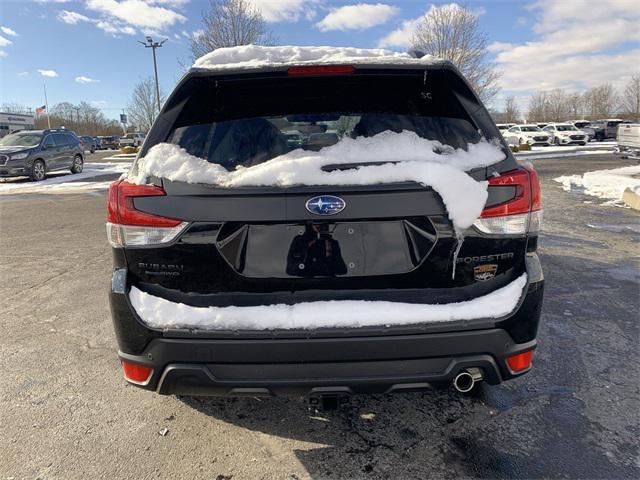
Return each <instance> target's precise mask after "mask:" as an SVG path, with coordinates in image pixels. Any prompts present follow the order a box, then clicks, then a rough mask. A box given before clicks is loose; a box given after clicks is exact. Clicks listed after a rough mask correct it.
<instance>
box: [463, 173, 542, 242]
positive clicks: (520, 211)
mask: <svg viewBox="0 0 640 480" xmlns="http://www.w3.org/2000/svg"><path fill="white" fill-rule="evenodd" d="M507 187H508V188H512V189H513V188H514V187H515V196H514V197H513V198H512V199H511V200H509V201H507V202H504V203H501V204H499V205H494V206H491V207H487V208H485V209H484V210H483V211H482V214H481V215H480V218H479V219H477V220H476V221H475V223H474V226H475V227H476V228H477V229H478V230H480V231H481V232H483V233H488V234H494V235H519V234H520V235H521V234H526V233H536V232H538V231H539V230H540V226H541V222H542V210H541V206H542V205H541V203H542V202H541V195H540V182H539V180H538V174H537V173H536V172H535V170H533V169H529V168H525V167H519V168H517V169H516V170H511V171H510V172H506V173H503V174H502V175H500V176H498V177H494V178H491V179H489V188H507Z"/></svg>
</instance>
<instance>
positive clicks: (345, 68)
mask: <svg viewBox="0 0 640 480" xmlns="http://www.w3.org/2000/svg"><path fill="white" fill-rule="evenodd" d="M354 71H355V68H353V67H352V66H351V65H308V66H302V67H289V69H287V74H289V75H299V76H300V75H349V74H352V73H353V72H354Z"/></svg>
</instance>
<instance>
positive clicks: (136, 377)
mask: <svg viewBox="0 0 640 480" xmlns="http://www.w3.org/2000/svg"><path fill="white" fill-rule="evenodd" d="M122 370H123V371H124V378H125V380H127V381H128V382H131V383H135V384H136V385H146V384H147V383H149V380H150V379H151V375H153V368H149V367H145V366H142V365H136V364H135V363H129V362H125V361H124V360H123V361H122Z"/></svg>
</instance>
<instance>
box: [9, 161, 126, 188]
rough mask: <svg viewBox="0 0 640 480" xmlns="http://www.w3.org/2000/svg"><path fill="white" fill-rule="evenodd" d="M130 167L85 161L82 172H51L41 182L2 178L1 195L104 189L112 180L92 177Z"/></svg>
mask: <svg viewBox="0 0 640 480" xmlns="http://www.w3.org/2000/svg"><path fill="white" fill-rule="evenodd" d="M129 168H131V164H130V163H85V164H84V169H83V170H82V173H76V174H71V173H70V172H69V171H68V170H64V171H60V172H51V173H48V174H47V178H46V179H44V180H42V181H41V182H32V181H29V180H27V179H26V178H22V177H20V178H15V179H5V180H0V195H11V194H24V193H73V192H81V191H90V190H102V189H105V188H107V187H108V186H109V183H111V182H109V181H90V179H91V178H95V177H101V176H103V175H111V174H118V173H120V174H122V173H126V172H128V171H129ZM87 180H89V181H87Z"/></svg>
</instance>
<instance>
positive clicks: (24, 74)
mask: <svg viewBox="0 0 640 480" xmlns="http://www.w3.org/2000/svg"><path fill="white" fill-rule="evenodd" d="M17 75H18V76H19V77H27V76H29V72H18V74H17Z"/></svg>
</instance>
